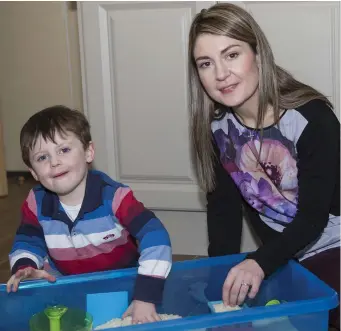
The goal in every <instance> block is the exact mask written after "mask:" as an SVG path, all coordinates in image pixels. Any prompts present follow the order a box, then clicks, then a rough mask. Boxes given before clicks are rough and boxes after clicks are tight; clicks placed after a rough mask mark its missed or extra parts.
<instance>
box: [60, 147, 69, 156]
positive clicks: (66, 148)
mask: <svg viewBox="0 0 341 331" xmlns="http://www.w3.org/2000/svg"><path fill="white" fill-rule="evenodd" d="M60 151H61V153H62V154H64V153H68V152H70V148H69V147H64V148H62V149H61V150H60Z"/></svg>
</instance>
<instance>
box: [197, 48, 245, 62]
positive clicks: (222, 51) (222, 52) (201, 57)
mask: <svg viewBox="0 0 341 331" xmlns="http://www.w3.org/2000/svg"><path fill="white" fill-rule="evenodd" d="M236 46H240V45H238V44H232V45H229V46H227V47H225V48H224V49H223V50H221V51H220V54H221V55H223V54H224V53H226V52H227V51H228V50H230V49H231V48H233V47H236ZM209 59H210V58H209V56H199V57H197V58H196V59H195V61H199V60H209Z"/></svg>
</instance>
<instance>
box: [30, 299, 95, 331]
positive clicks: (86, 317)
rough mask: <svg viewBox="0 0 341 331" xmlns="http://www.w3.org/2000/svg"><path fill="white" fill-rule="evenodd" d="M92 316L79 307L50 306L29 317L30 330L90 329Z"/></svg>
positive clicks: (64, 330)
mask: <svg viewBox="0 0 341 331" xmlns="http://www.w3.org/2000/svg"><path fill="white" fill-rule="evenodd" d="M92 323H93V318H92V316H91V315H90V314H89V313H87V312H84V311H82V310H79V309H73V308H67V307H65V306H62V305H59V306H52V307H48V308H46V309H45V310H44V311H42V312H40V313H38V314H35V315H33V316H32V318H31V319H30V331H91V330H92Z"/></svg>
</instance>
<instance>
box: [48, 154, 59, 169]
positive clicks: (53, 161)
mask: <svg viewBox="0 0 341 331" xmlns="http://www.w3.org/2000/svg"><path fill="white" fill-rule="evenodd" d="M50 164H51V167H57V166H58V165H60V160H59V157H58V156H57V155H55V156H51V158H50Z"/></svg>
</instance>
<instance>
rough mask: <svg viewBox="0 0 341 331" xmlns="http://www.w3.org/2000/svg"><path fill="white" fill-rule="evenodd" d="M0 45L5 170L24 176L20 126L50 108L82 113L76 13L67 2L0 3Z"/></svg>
mask: <svg viewBox="0 0 341 331" xmlns="http://www.w3.org/2000/svg"><path fill="white" fill-rule="evenodd" d="M68 43H69V45H68ZM0 45H1V51H0V73H1V74H0V111H1V120H2V122H3V124H4V143H5V159H6V170H7V171H22V170H26V167H25V165H24V164H23V162H22V161H21V155H20V147H19V134H20V130H21V127H22V125H23V124H24V122H25V121H26V120H27V119H28V118H29V117H30V116H31V115H32V114H34V113H35V112H37V111H38V110H40V109H42V108H44V107H47V106H51V105H54V104H65V105H68V106H71V107H76V108H78V109H81V105H82V101H81V100H82V97H81V79H80V77H81V76H80V60H79V46H78V31H77V19H76V12H71V11H67V7H66V3H65V2H45V1H42V2H0ZM69 46H70V47H69ZM70 68H71V70H70Z"/></svg>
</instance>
